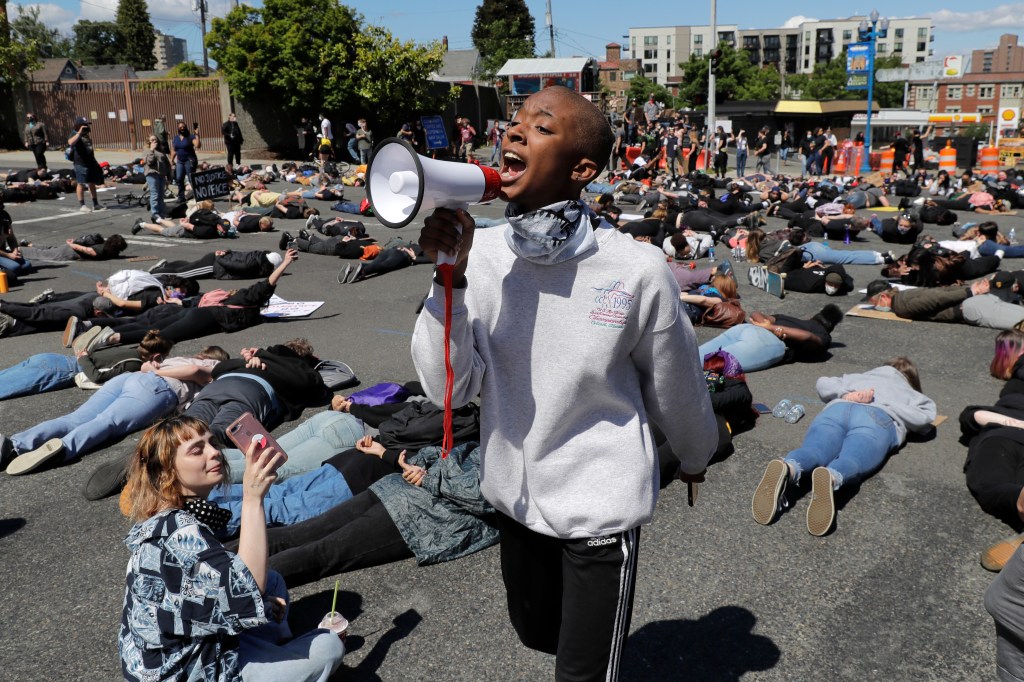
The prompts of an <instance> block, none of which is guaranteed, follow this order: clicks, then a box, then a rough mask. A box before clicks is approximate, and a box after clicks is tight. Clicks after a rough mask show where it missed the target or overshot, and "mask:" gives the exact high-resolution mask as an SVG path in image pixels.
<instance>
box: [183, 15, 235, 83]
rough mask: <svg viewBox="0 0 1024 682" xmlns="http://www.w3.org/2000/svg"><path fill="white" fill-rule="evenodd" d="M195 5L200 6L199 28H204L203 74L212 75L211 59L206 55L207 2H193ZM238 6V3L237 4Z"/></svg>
mask: <svg viewBox="0 0 1024 682" xmlns="http://www.w3.org/2000/svg"><path fill="white" fill-rule="evenodd" d="M193 2H194V3H196V4H198V5H199V26H200V27H201V28H202V33H203V72H204V73H205V74H206V75H207V76H209V75H210V57H209V55H208V54H207V53H206V0H193ZM235 6H236V7H237V6H238V3H237V2H236V3H235Z"/></svg>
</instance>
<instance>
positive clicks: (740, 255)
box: [732, 246, 747, 260]
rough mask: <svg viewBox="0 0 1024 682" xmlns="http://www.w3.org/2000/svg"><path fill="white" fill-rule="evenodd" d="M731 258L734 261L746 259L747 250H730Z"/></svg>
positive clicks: (735, 248) (740, 247)
mask: <svg viewBox="0 0 1024 682" xmlns="http://www.w3.org/2000/svg"><path fill="white" fill-rule="evenodd" d="M732 257H733V258H735V259H736V260H743V259H744V258H746V257H747V250H746V249H744V248H743V247H742V246H737V247H734V248H733V250H732Z"/></svg>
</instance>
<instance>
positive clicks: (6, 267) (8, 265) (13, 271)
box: [0, 257, 33, 277]
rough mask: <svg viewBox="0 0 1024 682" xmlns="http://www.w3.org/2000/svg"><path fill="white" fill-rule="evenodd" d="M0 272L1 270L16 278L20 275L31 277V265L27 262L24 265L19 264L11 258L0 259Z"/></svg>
mask: <svg viewBox="0 0 1024 682" xmlns="http://www.w3.org/2000/svg"><path fill="white" fill-rule="evenodd" d="M0 270H3V271H4V272H6V273H7V274H8V275H10V276H12V277H18V276H20V275H31V274H32V272H33V270H32V263H30V262H28V261H27V260H26V261H25V262H24V263H19V262H18V261H16V260H14V259H12V258H3V257H0Z"/></svg>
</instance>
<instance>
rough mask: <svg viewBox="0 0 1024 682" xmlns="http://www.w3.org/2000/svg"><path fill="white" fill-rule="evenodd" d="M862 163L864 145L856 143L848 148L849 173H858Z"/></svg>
mask: <svg viewBox="0 0 1024 682" xmlns="http://www.w3.org/2000/svg"><path fill="white" fill-rule="evenodd" d="M863 165H864V145H862V144H857V145H854V146H853V147H852V148H851V149H850V164H849V171H847V172H848V173H849V174H850V175H860V168H861V166H863Z"/></svg>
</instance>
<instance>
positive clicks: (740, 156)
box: [736, 152, 748, 178]
mask: <svg viewBox="0 0 1024 682" xmlns="http://www.w3.org/2000/svg"><path fill="white" fill-rule="evenodd" d="M747 153H748V152H736V177H738V178H742V177H743V174H744V173H745V172H746V170H747Z"/></svg>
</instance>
